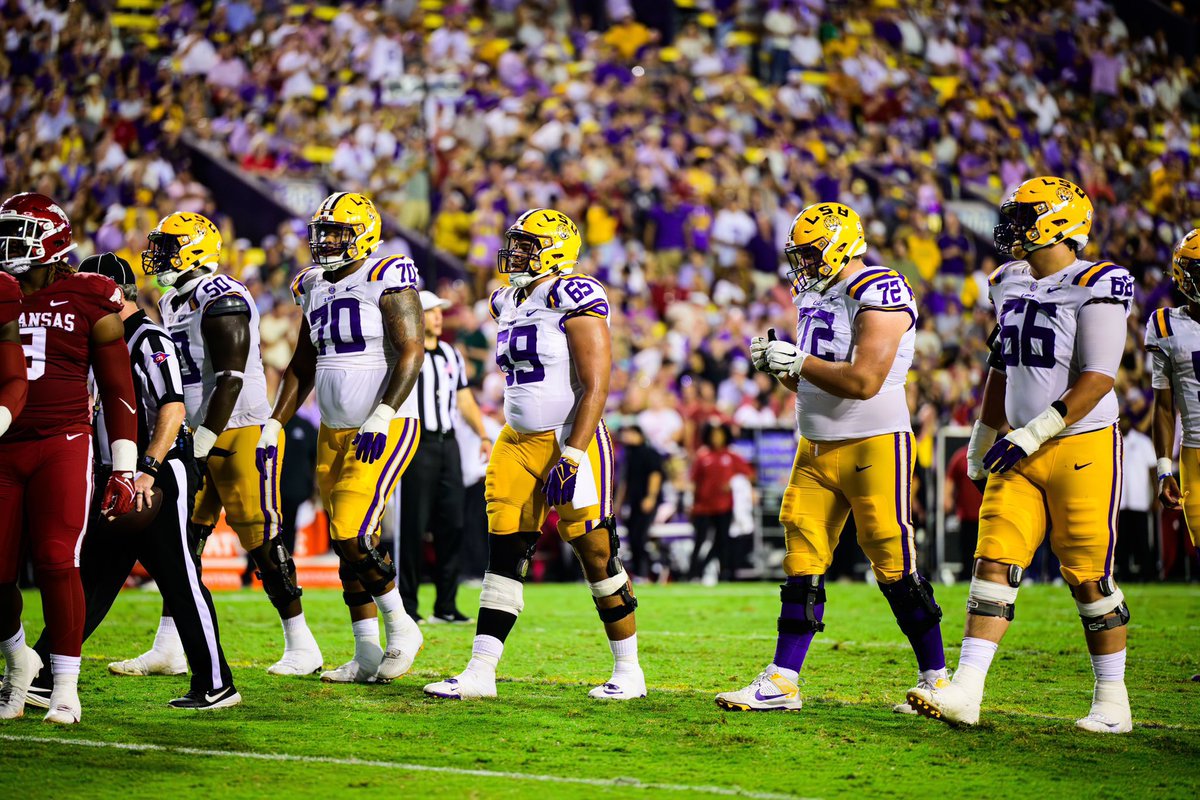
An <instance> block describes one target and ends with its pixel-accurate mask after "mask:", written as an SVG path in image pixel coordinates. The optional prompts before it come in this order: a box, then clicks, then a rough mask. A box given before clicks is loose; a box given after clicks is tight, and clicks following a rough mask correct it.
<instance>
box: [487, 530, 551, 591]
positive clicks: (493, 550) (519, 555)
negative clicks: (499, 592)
mask: <svg viewBox="0 0 1200 800" xmlns="http://www.w3.org/2000/svg"><path fill="white" fill-rule="evenodd" d="M540 538H542V534H541V532H539V531H519V532H517V533H507V534H504V535H503V536H501V535H499V534H495V533H491V534H488V568H487V571H488V572H490V573H492V574H495V575H500V576H502V577H505V578H509V579H510V580H514V581H519V582H520V583H524V582H525V576H526V575H527V574H528V573H529V565H530V564H531V563H532V562H533V551H534V549H535V548H536V547H537V543H538V539H540Z"/></svg>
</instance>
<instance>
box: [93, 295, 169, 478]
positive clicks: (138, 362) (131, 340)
mask: <svg viewBox="0 0 1200 800" xmlns="http://www.w3.org/2000/svg"><path fill="white" fill-rule="evenodd" d="M125 344H126V346H127V347H128V348H129V363H130V366H131V367H132V368H133V389H134V395H135V396H136V397H137V398H138V409H137V417H138V443H137V444H138V455H139V456H141V455H144V454H145V452H146V448H147V447H148V446H149V445H150V437H151V436H152V435H153V433H154V426H155V425H156V424H157V423H158V410H159V409H160V408H162V407H163V406H164V405H166V404H167V403H182V402H183V376H182V375H181V374H180V371H179V353H178V351H177V350H176V349H175V343H174V342H173V341H171V337H170V335H169V334H168V333H167V332H166V330H165V329H163V328H162V327H161V326H159V325H156V324H155V323H154V321H153V320H151V319H150V318H149V317H147V316H146V312H144V311H138V312H137V313H136V314H134V315H133V316H131V317H130V318H129V319H127V320H125ZM180 435H181V436H183V435H184V429H183V428H182V427H181V428H180ZM177 445H178V441H177V442H176V446H177ZM96 447H97V457H98V459H99V461H100V463H102V464H106V465H107V464H111V463H112V450H111V448H110V447H109V443H108V429H107V428H106V427H105V425H104V411H103V409H101V411H100V413H99V414H97V415H96ZM172 449H174V448H172Z"/></svg>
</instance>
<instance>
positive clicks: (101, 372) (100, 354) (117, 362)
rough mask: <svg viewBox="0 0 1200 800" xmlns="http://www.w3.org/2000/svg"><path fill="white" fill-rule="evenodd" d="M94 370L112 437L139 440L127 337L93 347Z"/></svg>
mask: <svg viewBox="0 0 1200 800" xmlns="http://www.w3.org/2000/svg"><path fill="white" fill-rule="evenodd" d="M92 370H93V371H94V372H95V375H96V386H97V388H98V390H99V392H100V403H101V404H102V405H103V406H104V423H105V425H104V427H105V429H106V430H107V432H108V440H109V441H110V442H116V441H118V440H120V439H126V440H128V441H131V442H136V441H137V398H136V397H134V394H133V373H132V372H131V371H130V367H129V350H128V349H127V348H126V346H125V341H124V340H123V339H114V340H113V341H111V342H108V343H107V344H101V345H93V346H92Z"/></svg>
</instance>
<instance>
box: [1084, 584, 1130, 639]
mask: <svg viewBox="0 0 1200 800" xmlns="http://www.w3.org/2000/svg"><path fill="white" fill-rule="evenodd" d="M1099 585H1100V593H1101V594H1102V595H1104V597H1103V598H1102V599H1100V600H1097V601H1096V602H1094V603H1081V602H1080V601H1079V600H1078V598H1076V600H1075V607H1076V608H1078V609H1079V619H1080V621H1081V622H1083V629H1084V630H1085V631H1107V630H1110V629H1112V628H1119V627H1121V626H1122V625H1127V624H1129V607H1128V606H1127V605H1125V594H1124V592H1122V591H1121V589H1120V587H1118V586H1117V585H1116V584H1115V583H1114V582H1113V579H1112V578H1101V579H1100V581H1099ZM1074 593H1075V590H1074V589H1072V590H1071V594H1072V596H1073V595H1074ZM1109 614H1115V616H1109Z"/></svg>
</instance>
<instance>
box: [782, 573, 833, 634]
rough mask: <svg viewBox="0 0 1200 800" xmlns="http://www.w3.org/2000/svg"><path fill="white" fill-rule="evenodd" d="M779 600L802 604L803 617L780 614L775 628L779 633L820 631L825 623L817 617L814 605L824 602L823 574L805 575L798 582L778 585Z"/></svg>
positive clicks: (823, 628)
mask: <svg viewBox="0 0 1200 800" xmlns="http://www.w3.org/2000/svg"><path fill="white" fill-rule="evenodd" d="M779 602H781V603H793V604H795V605H800V606H804V619H790V618H788V617H784V616H780V617H779V622H778V624H777V626H776V627H777V628H778V630H779V632H780V633H820V632H821V631H823V630H825V623H824V622H821V621H820V620H819V619H817V614H816V606H817V605H818V604H821V603H824V602H825V576H824V575H805V576H803V577H802V579H801V582H799V583H785V584H782V585H781V586H780V587H779Z"/></svg>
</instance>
